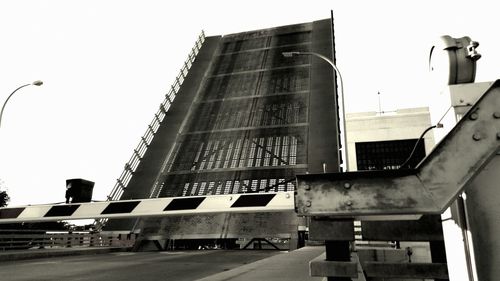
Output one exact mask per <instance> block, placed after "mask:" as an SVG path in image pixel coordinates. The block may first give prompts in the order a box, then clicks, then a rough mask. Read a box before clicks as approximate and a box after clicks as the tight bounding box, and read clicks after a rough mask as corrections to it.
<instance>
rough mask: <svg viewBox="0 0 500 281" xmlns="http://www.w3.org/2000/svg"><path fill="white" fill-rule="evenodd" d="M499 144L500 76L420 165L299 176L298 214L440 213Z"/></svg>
mask: <svg viewBox="0 0 500 281" xmlns="http://www.w3.org/2000/svg"><path fill="white" fill-rule="evenodd" d="M499 148H500V80H497V81H495V82H494V83H493V84H492V85H491V87H490V88H489V89H487V90H486V91H485V92H484V94H483V95H482V96H481V97H480V98H479V100H478V101H477V102H476V103H475V104H474V105H473V106H472V107H471V108H470V109H469V111H468V112H467V113H466V114H465V115H464V116H463V118H462V119H461V120H460V121H459V122H458V123H457V124H456V125H455V127H454V128H453V129H452V130H451V131H450V132H449V133H448V134H447V135H446V136H445V137H444V138H443V139H442V140H441V141H440V142H439V144H438V145H436V147H435V148H434V149H433V151H432V152H431V153H430V154H429V155H428V156H427V157H426V158H424V159H423V160H422V162H421V163H420V164H419V165H418V166H417V167H416V168H415V169H412V170H396V171H364V172H348V173H329V174H317V175H314V174H307V175H298V176H297V196H296V208H297V213H298V215H301V216H332V217H339V218H356V219H362V220H366V219H370V218H372V219H382V220H386V219H396V220H397V219H411V218H413V219H418V218H419V217H418V216H415V215H422V214H441V213H442V212H443V211H444V210H445V209H446V208H447V207H448V206H449V205H450V204H451V203H452V202H453V201H454V199H455V198H456V197H457V196H458V195H459V194H460V193H461V192H462V191H463V190H464V188H465V187H466V186H467V185H468V184H469V183H470V182H471V181H472V179H474V178H475V177H476V176H477V175H478V174H479V173H480V171H481V170H482V169H483V167H485V166H486V165H487V164H488V163H489V162H490V161H491V159H492V158H493V157H494V156H495V155H496V154H498V153H500V150H499Z"/></svg>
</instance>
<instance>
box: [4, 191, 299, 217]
mask: <svg viewBox="0 0 500 281" xmlns="http://www.w3.org/2000/svg"><path fill="white" fill-rule="evenodd" d="M293 209H294V193H293V192H276V193H256V194H227V195H210V196H192V197H166V198H155V199H137V200H123V201H106V202H92V203H74V204H46V205H29V206H20V207H6V208H0V223H19V222H36V221H59V220H78V219H100V218H129V217H146V216H169V215H185V214H206V213H249V212H281V211H287V210H293Z"/></svg>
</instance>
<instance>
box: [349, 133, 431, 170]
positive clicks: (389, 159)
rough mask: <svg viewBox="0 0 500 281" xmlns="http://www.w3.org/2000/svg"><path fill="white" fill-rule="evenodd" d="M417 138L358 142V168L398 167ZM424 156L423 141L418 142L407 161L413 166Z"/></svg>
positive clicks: (391, 168)
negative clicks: (409, 159) (413, 152)
mask: <svg viewBox="0 0 500 281" xmlns="http://www.w3.org/2000/svg"><path fill="white" fill-rule="evenodd" d="M416 142H417V139H406V140H394V141H376V142H358V143H356V159H357V166H358V170H394V169H399V168H400V167H401V164H403V163H404V162H405V161H406V159H407V158H408V157H409V156H410V153H411V151H412V149H413V147H414V146H415V143H416ZM424 157H425V147H424V142H423V141H421V142H419V144H418V146H417V149H416V150H415V154H414V155H413V157H412V160H411V161H410V162H409V163H408V164H409V165H410V166H411V167H415V166H416V165H417V164H418V163H419V162H420V160H422V159H423V158H424Z"/></svg>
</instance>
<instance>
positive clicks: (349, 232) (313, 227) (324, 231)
mask: <svg viewBox="0 0 500 281" xmlns="http://www.w3.org/2000/svg"><path fill="white" fill-rule="evenodd" d="M309 240H318V241H321V240H335V241H354V224H353V221H352V220H330V219H322V218H314V217H313V218H312V219H311V221H310V222H309Z"/></svg>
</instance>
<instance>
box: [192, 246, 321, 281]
mask: <svg viewBox="0 0 500 281" xmlns="http://www.w3.org/2000/svg"><path fill="white" fill-rule="evenodd" d="M324 252H325V248H324V247H321V246H306V247H304V248H300V249H298V250H295V251H292V252H284V253H281V254H278V255H275V256H272V257H270V258H267V259H263V260H259V261H256V262H253V263H250V264H247V265H244V266H240V267H237V268H234V269H231V270H228V271H225V272H221V273H218V274H214V275H211V276H208V277H205V278H202V279H198V280H196V281H254V280H255V281H257V280H258V281H260V280H268V281H278V280H287V281H307V280H310V281H313V280H315V281H321V280H323V277H311V276H309V261H311V260H312V259H314V258H316V257H317V256H319V255H321V254H323V253H324Z"/></svg>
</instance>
